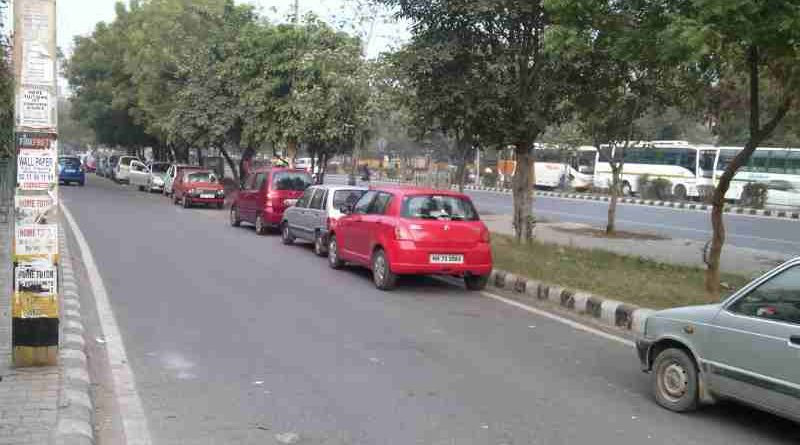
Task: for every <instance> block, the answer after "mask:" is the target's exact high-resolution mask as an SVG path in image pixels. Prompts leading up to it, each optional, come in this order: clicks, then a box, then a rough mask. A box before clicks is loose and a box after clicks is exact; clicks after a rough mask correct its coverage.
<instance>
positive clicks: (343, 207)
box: [339, 204, 353, 215]
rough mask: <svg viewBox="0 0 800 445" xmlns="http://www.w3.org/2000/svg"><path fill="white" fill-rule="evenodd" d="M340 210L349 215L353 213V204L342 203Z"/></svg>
mask: <svg viewBox="0 0 800 445" xmlns="http://www.w3.org/2000/svg"><path fill="white" fill-rule="evenodd" d="M339 212H341V214H342V215H349V214H351V213H353V205H352V204H342V205H340V206H339Z"/></svg>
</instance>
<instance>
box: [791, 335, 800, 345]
mask: <svg viewBox="0 0 800 445" xmlns="http://www.w3.org/2000/svg"><path fill="white" fill-rule="evenodd" d="M789 346H792V347H794V348H800V335H792V336H790V337H789Z"/></svg>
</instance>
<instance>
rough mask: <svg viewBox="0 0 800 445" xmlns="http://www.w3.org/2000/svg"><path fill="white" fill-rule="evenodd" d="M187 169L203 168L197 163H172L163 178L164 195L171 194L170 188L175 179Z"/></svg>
mask: <svg viewBox="0 0 800 445" xmlns="http://www.w3.org/2000/svg"><path fill="white" fill-rule="evenodd" d="M187 170H203V167H200V166H199V165H185V164H172V165H171V166H170V167H169V168H168V169H167V173H166V176H165V178H164V195H166V196H172V188H173V185H174V184H175V180H176V179H177V178H178V177H179V176H180V175H182V174H183V172H184V171H187Z"/></svg>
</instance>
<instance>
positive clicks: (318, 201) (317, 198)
mask: <svg viewBox="0 0 800 445" xmlns="http://www.w3.org/2000/svg"><path fill="white" fill-rule="evenodd" d="M326 191H327V190H325V189H322V188H320V189H317V191H316V193H314V197H313V198H311V204H310V205H309V206H308V207H310V208H312V209H322V203H323V202H325V201H323V199H324V198H325V192H326Z"/></svg>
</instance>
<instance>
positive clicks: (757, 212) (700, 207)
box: [376, 179, 800, 221]
mask: <svg viewBox="0 0 800 445" xmlns="http://www.w3.org/2000/svg"><path fill="white" fill-rule="evenodd" d="M376 182H388V183H392V184H399V183H400V180H398V179H382V180H380V181H376ZM453 188H456V187H455V186H453ZM464 190H473V191H479V192H495V193H502V194H507V195H510V194H511V189H506V188H499V187H478V186H474V185H467V186H464ZM534 194H535V195H536V196H544V197H550V198H562V199H578V200H584V201H601V202H608V201H610V200H611V197H610V196H607V195H596V194H592V193H575V192H549V191H541V190H537V191H535V192H534ZM619 202H620V203H621V204H632V205H642V206H650V207H665V208H670V209H683V210H694V211H698V212H710V211H711V207H712V206H711V205H710V204H703V203H696V202H684V201H657V200H653V199H642V198H620V199H619ZM724 212H725V213H733V214H737V215H752V216H764V217H768V218H778V219H786V220H793V221H800V211H798V210H793V211H790V210H777V209H753V208H749V207H736V206H726V207H725V210H724Z"/></svg>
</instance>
